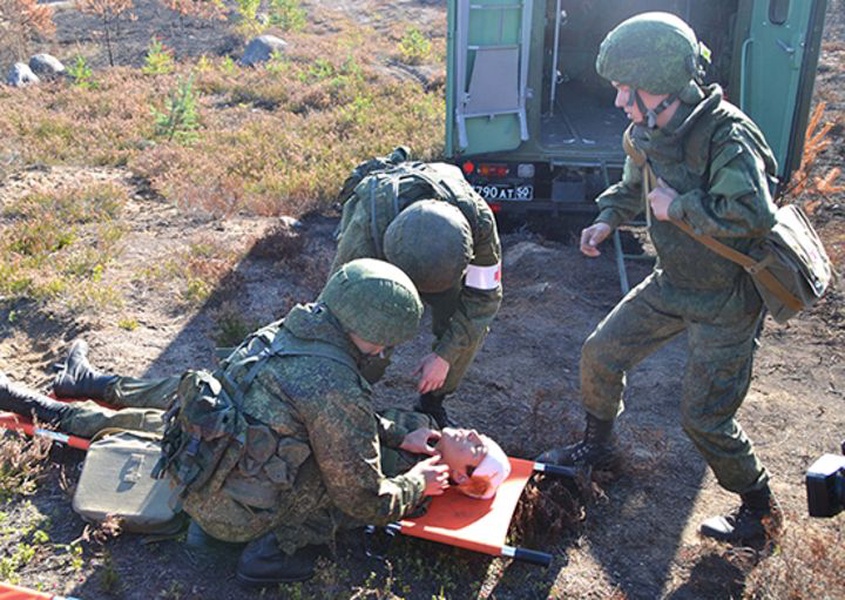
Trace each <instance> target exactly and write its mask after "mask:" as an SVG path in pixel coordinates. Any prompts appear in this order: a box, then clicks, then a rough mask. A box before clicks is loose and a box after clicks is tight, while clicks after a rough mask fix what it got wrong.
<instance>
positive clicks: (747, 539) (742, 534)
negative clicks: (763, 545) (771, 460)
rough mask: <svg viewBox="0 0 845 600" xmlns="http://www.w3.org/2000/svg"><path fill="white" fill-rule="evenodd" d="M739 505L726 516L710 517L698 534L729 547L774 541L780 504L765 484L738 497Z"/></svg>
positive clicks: (779, 526)
mask: <svg viewBox="0 0 845 600" xmlns="http://www.w3.org/2000/svg"><path fill="white" fill-rule="evenodd" d="M740 498H742V505H741V506H740V507H739V509H738V510H736V511H734V512H733V513H731V514H729V515H726V516H718V517H711V518H710V519H707V520H706V521H704V523H702V524H701V535H704V536H707V537H711V538H714V539H717V540H720V541H723V542H729V543H731V544H746V543H753V542H759V541H765V540H767V539H773V538H777V537H778V535H780V532H781V529H782V528H783V513H782V512H781V509H780V504H779V503H778V501H777V498H775V496H774V494H773V493H772V490H771V488H769V486H768V484H767V485H766V486H765V487H763V488H761V489H759V490H754V491H751V492H746V493H744V494H740Z"/></svg>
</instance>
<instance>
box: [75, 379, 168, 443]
mask: <svg viewBox="0 0 845 600" xmlns="http://www.w3.org/2000/svg"><path fill="white" fill-rule="evenodd" d="M179 379H180V377H178V376H177V377H167V378H163V379H137V378H133V377H118V378H117V380H116V381H115V383H114V384H112V385H111V386H109V388H108V389H107V390H106V397H105V401H106V402H107V403H108V404H109V405H110V406H113V407H114V409H112V408H106V407H104V406H101V405H100V404H97V403H96V402H91V401H86V402H73V403H70V404H69V406H70V410H69V411H68V413H67V414H66V415H65V416H64V417H63V418H62V422H61V425H60V428H61V430H62V431H65V432H67V433H70V434H73V435H78V436H81V437H86V438H90V437H93V436H94V435H95V434H96V433H97V432H98V431H102V430H103V429H110V428H113V427H116V428H119V429H133V430H136V431H150V432H160V431H161V430H162V427H163V423H162V415H163V409H165V408H167V406H168V403H169V401H170V397H171V396H172V394H173V392H175V391H176V388H177V386H178V385H179ZM116 409H118V410H116Z"/></svg>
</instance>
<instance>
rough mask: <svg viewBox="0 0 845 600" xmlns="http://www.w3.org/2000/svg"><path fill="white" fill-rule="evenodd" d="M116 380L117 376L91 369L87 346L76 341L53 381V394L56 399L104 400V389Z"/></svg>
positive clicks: (83, 341) (82, 341)
mask: <svg viewBox="0 0 845 600" xmlns="http://www.w3.org/2000/svg"><path fill="white" fill-rule="evenodd" d="M116 380H117V375H106V374H105V373H100V372H99V371H95V370H94V369H92V368H91V365H90V364H88V344H87V343H86V342H85V340H77V341H75V342H74V343H73V345H72V346H71V347H70V352H68V355H67V360H65V362H64V364H63V365H62V366H61V370H60V371H59V373H58V374H57V375H56V377H55V379H54V380H53V392H54V393H55V394H56V396H57V397H58V398H90V399H91V400H106V388H108V386H109V385H111V384H112V383H114V382H115V381H116Z"/></svg>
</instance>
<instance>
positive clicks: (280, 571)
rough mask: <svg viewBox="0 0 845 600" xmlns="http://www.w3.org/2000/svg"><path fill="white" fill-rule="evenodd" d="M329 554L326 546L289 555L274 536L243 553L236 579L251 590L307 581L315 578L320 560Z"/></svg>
mask: <svg viewBox="0 0 845 600" xmlns="http://www.w3.org/2000/svg"><path fill="white" fill-rule="evenodd" d="M325 552H326V547H325V546H315V545H309V546H305V547H303V548H300V549H299V550H297V551H296V552H294V553H293V554H290V555H288V554H285V553H284V552H282V551H281V549H280V548H279V544H278V542H276V536H275V535H274V534H273V532H270V533H267V534H265V535H263V536H262V537H260V538H258V539H257V540H253V541H252V542H250V543H249V544H247V546H246V548H244V550H243V552H241V557H240V559H239V560H238V568H237V570H236V571H235V575H236V577H237V578H238V581H240V582H241V583H242V584H244V585H246V586H249V587H266V586H270V585H277V584H279V583H293V582H296V581H305V580H306V579H311V578H312V577H313V576H314V571H315V569H316V566H317V558H318V557H319V556H320V555H321V554H324V553H325Z"/></svg>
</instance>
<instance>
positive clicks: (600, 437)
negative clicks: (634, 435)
mask: <svg viewBox="0 0 845 600" xmlns="http://www.w3.org/2000/svg"><path fill="white" fill-rule="evenodd" d="M537 461H538V462H544V463H549V464H552V465H560V466H562V467H592V468H594V469H599V470H601V469H610V468H612V467H614V466H615V465H616V464H617V463H618V462H619V455H618V454H617V452H616V446H615V445H614V443H613V421H612V420H611V421H603V420H601V419H598V418H596V417H594V416H593V415H591V414H589V413H587V427H586V429H585V430H584V439H583V440H581V441H580V442H577V443H575V444H571V445H569V446H563V447H561V448H553V449H552V450H547V451H546V452H543V453H542V454H541V455H540V456H538V457H537Z"/></svg>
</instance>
